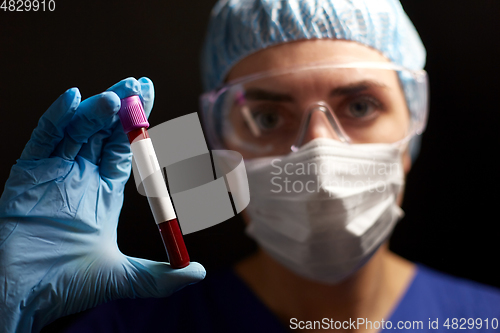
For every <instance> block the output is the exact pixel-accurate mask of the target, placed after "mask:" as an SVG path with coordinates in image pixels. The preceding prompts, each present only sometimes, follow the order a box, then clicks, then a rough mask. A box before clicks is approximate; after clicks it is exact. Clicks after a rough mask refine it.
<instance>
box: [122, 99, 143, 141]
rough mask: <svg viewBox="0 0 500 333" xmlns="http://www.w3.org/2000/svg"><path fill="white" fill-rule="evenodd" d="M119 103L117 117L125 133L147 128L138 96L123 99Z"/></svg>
mask: <svg viewBox="0 0 500 333" xmlns="http://www.w3.org/2000/svg"><path fill="white" fill-rule="evenodd" d="M121 103H122V104H121V107H120V111H118V116H119V117H120V120H121V122H122V125H123V129H124V130H125V133H128V132H130V131H133V130H136V129H140V128H148V127H149V123H148V119H147V118H146V114H145V113H144V108H143V107H142V103H141V99H140V97H139V96H130V97H127V98H124V99H122V100H121Z"/></svg>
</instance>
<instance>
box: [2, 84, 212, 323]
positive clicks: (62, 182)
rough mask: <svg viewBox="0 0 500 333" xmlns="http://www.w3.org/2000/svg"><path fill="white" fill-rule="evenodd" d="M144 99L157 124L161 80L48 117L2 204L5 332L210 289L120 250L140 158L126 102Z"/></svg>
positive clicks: (62, 106)
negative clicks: (135, 161)
mask: <svg viewBox="0 0 500 333" xmlns="http://www.w3.org/2000/svg"><path fill="white" fill-rule="evenodd" d="M132 95H139V96H140V97H141V100H142V101H143V104H144V109H145V112H146V115H147V116H149V113H150V112H151V109H152V106H153V100H154V88H153V84H152V82H151V80H149V79H147V78H141V79H139V80H135V79H134V78H128V79H125V80H123V81H121V82H119V83H117V84H116V85H114V86H112V87H111V88H109V89H108V90H107V91H106V92H104V93H102V94H99V95H96V96H93V97H90V98H88V99H86V100H84V101H81V102H80V100H81V97H80V92H79V90H78V89H77V88H72V89H69V90H68V91H66V92H65V93H64V94H62V95H61V96H60V97H59V98H58V99H57V100H56V101H55V102H54V103H53V104H52V105H51V106H50V108H49V109H48V110H47V111H46V112H45V114H44V115H43V116H42V117H41V119H40V121H39V123H38V127H37V128H36V129H35V130H34V131H33V134H32V136H31V139H30V141H29V142H28V144H27V145H26V147H25V149H24V151H23V153H22V155H21V158H20V159H19V160H18V161H17V164H16V165H14V166H13V167H12V170H11V173H10V176H9V178H8V180H7V182H6V184H5V190H4V192H3V194H2V197H1V198H0V280H1V281H2V283H0V298H1V299H2V302H0V314H1V315H0V327H2V328H3V329H4V330H5V331H6V332H32V331H33V332H39V331H40V330H41V329H42V327H43V326H45V325H47V324H48V323H50V322H52V321H54V320H55V319H57V318H59V317H62V316H65V315H68V314H72V313H76V312H79V311H83V310H85V309H88V308H91V307H94V306H96V305H98V304H100V303H103V302H106V301H109V300H112V299H118V298H127V297H130V298H135V297H165V296H168V295H170V294H171V293H173V292H174V291H176V290H179V289H181V288H183V287H184V286H186V285H188V284H192V283H195V282H198V281H200V280H202V279H203V278H204V277H205V269H204V268H203V266H201V265H200V264H198V263H194V262H192V263H191V264H190V265H189V266H188V267H186V268H183V269H172V268H171V267H170V266H169V264H167V263H160V262H153V261H149V260H145V259H138V258H132V257H128V256H126V255H124V254H122V253H121V252H120V250H119V249H118V246H117V244H116V229H117V224H118V217H119V214H120V210H121V207H122V204H123V190H124V186H125V183H126V182H127V180H128V178H129V176H130V170H131V158H132V156H131V152H130V145H129V143H128V140H127V136H126V134H125V133H124V131H123V128H122V126H121V123H120V121H119V119H118V116H117V114H116V113H117V112H118V110H119V109H120V99H123V98H126V97H128V96H132Z"/></svg>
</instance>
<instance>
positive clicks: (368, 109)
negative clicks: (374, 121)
mask: <svg viewBox="0 0 500 333" xmlns="http://www.w3.org/2000/svg"><path fill="white" fill-rule="evenodd" d="M374 110H375V107H374V106H373V105H372V104H371V103H369V102H367V101H363V100H361V101H355V102H352V103H350V104H349V114H350V115H351V116H353V117H355V118H362V117H366V116H368V115H370V114H371V113H372V112H373V111H374Z"/></svg>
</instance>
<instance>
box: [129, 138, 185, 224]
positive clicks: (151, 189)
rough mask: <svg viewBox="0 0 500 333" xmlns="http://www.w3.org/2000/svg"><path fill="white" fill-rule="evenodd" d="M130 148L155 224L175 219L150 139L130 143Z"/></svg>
mask: <svg viewBox="0 0 500 333" xmlns="http://www.w3.org/2000/svg"><path fill="white" fill-rule="evenodd" d="M130 147H131V148H132V154H133V155H134V159H135V162H136V165H137V169H138V170H139V175H140V177H141V181H142V183H143V184H144V190H145V192H146V195H147V197H148V201H149V207H150V208H151V211H152V212H153V216H154V218H155V221H156V223H157V224H159V223H162V222H165V221H170V220H172V219H174V218H176V216H175V211H174V207H173V206H172V201H171V199H170V196H169V194H168V190H167V185H165V181H164V180H163V176H162V175H161V170H160V164H159V163H158V159H157V158H156V154H155V150H154V147H153V142H152V141H151V139H144V140H139V141H136V142H134V143H132V144H131V145H130Z"/></svg>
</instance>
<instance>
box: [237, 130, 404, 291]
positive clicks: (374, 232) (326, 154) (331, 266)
mask: <svg viewBox="0 0 500 333" xmlns="http://www.w3.org/2000/svg"><path fill="white" fill-rule="evenodd" d="M401 156H402V153H401V150H400V149H398V148H396V147H394V146H392V145H389V144H354V145H349V146H347V145H345V144H342V143H340V142H338V141H335V140H332V139H323V138H320V139H315V140H312V141H310V142H309V143H307V144H306V145H304V146H303V147H301V148H300V149H299V150H298V151H297V152H295V153H293V154H290V155H286V156H282V157H266V158H258V159H252V160H247V161H245V166H246V169H247V175H248V183H249V187H250V204H249V205H248V207H247V209H246V212H247V213H248V214H249V216H250V223H249V225H248V227H247V233H248V234H249V235H250V236H251V237H252V238H254V239H255V240H256V241H257V242H258V243H259V244H260V246H262V248H264V249H265V250H266V251H267V253H268V254H269V255H271V256H272V257H273V258H274V259H275V260H277V261H278V262H279V263H281V264H282V265H284V266H285V267H287V268H288V269H290V270H291V271H293V272H295V273H296V274H298V275H300V276H303V277H306V278H309V279H311V280H315V281H318V282H323V283H328V284H335V283H337V282H339V281H341V280H343V279H344V278H346V277H347V276H349V275H351V274H352V273H354V272H355V271H356V270H357V269H359V268H360V267H361V266H363V265H364V264H365V263H366V262H367V261H368V260H369V259H370V257H371V256H372V255H373V253H374V252H375V251H376V250H377V249H378V248H379V246H380V245H381V244H382V243H383V242H384V241H385V240H386V239H387V238H388V237H389V235H390V233H391V232H392V229H393V227H394V225H395V224H396V222H397V221H398V219H399V218H400V217H401V216H402V215H403V212H402V210H401V209H400V208H399V207H398V205H397V204H396V199H397V197H398V195H399V193H400V192H401V190H402V188H403V185H404V173H403V167H402V161H401Z"/></svg>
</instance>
